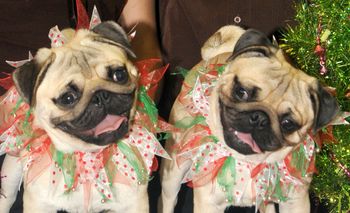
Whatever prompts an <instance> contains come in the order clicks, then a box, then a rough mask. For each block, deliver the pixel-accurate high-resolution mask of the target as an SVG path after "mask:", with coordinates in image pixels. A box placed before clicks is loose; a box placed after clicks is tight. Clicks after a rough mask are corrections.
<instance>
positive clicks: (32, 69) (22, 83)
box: [12, 48, 51, 105]
mask: <svg viewBox="0 0 350 213" xmlns="http://www.w3.org/2000/svg"><path fill="white" fill-rule="evenodd" d="M50 56H51V51H50V49H47V48H42V49H40V50H39V51H38V52H37V54H36V56H35V58H34V59H33V60H31V61H29V62H27V63H25V64H24V65H22V66H20V67H19V68H17V69H16V70H15V71H14V72H13V74H12V78H13V81H14V84H15V86H16V89H17V91H18V93H19V94H20V95H21V97H22V98H23V100H24V101H25V102H27V103H28V104H29V105H33V102H34V101H33V99H34V92H35V91H36V87H37V86H38V85H37V84H38V82H39V81H41V80H42V78H43V77H44V75H42V72H41V71H42V67H43V64H45V63H46V61H47V59H48V58H49V57H50Z"/></svg>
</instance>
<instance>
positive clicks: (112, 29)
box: [92, 21, 136, 58]
mask: <svg viewBox="0 0 350 213" xmlns="http://www.w3.org/2000/svg"><path fill="white" fill-rule="evenodd" d="M92 31H93V32H94V33H97V34H99V35H101V36H102V37H104V38H105V39H108V40H109V41H110V42H107V41H104V40H99V39H98V38H96V40H97V41H99V42H104V43H110V44H112V45H116V46H119V47H121V48H122V49H124V50H125V51H126V52H127V53H128V55H130V56H131V57H133V58H136V55H135V53H134V52H133V51H132V50H131V45H130V43H129V40H128V36H127V35H126V33H125V31H124V30H123V28H122V27H121V26H119V25H118V24H117V23H115V22H113V21H106V22H102V23H100V24H98V25H97V26H96V27H94V28H93V29H92ZM111 42H112V43H111Z"/></svg>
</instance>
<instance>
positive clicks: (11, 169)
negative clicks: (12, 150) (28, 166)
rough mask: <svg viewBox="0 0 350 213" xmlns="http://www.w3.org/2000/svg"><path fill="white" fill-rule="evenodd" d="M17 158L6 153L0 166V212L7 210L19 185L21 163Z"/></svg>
mask: <svg viewBox="0 0 350 213" xmlns="http://www.w3.org/2000/svg"><path fill="white" fill-rule="evenodd" d="M18 161H19V158H18V157H14V156H11V155H6V156H5V159H4V162H3V164H2V168H1V177H2V178H1V189H0V206H1V212H9V211H10V208H11V206H12V205H13V203H14V202H15V200H16V196H17V192H18V190H19V187H20V185H21V177H22V171H23V169H22V165H21V164H20V163H19V162H18Z"/></svg>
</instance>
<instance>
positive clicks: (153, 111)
mask: <svg viewBox="0 0 350 213" xmlns="http://www.w3.org/2000/svg"><path fill="white" fill-rule="evenodd" d="M138 99H139V100H140V102H141V103H143V110H141V111H143V112H145V113H146V114H147V115H148V116H149V118H150V120H151V122H152V123H153V124H154V125H156V124H157V122H158V109H157V107H156V106H155V104H154V102H153V100H152V99H151V98H150V97H149V96H148V94H147V90H146V88H145V87H144V86H141V87H140V90H139V93H138Z"/></svg>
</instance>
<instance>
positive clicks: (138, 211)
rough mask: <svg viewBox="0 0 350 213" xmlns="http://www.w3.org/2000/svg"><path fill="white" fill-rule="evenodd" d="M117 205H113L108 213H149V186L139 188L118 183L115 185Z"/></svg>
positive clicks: (139, 186)
mask: <svg viewBox="0 0 350 213" xmlns="http://www.w3.org/2000/svg"><path fill="white" fill-rule="evenodd" d="M114 188H115V192H114V194H115V199H116V203H115V204H111V209H110V210H109V211H107V212H108V213H119V212H127V213H143V212H145V213H148V212H149V201H148V193H147V184H141V185H137V186H133V185H126V184H120V183H117V184H115V185H114Z"/></svg>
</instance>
